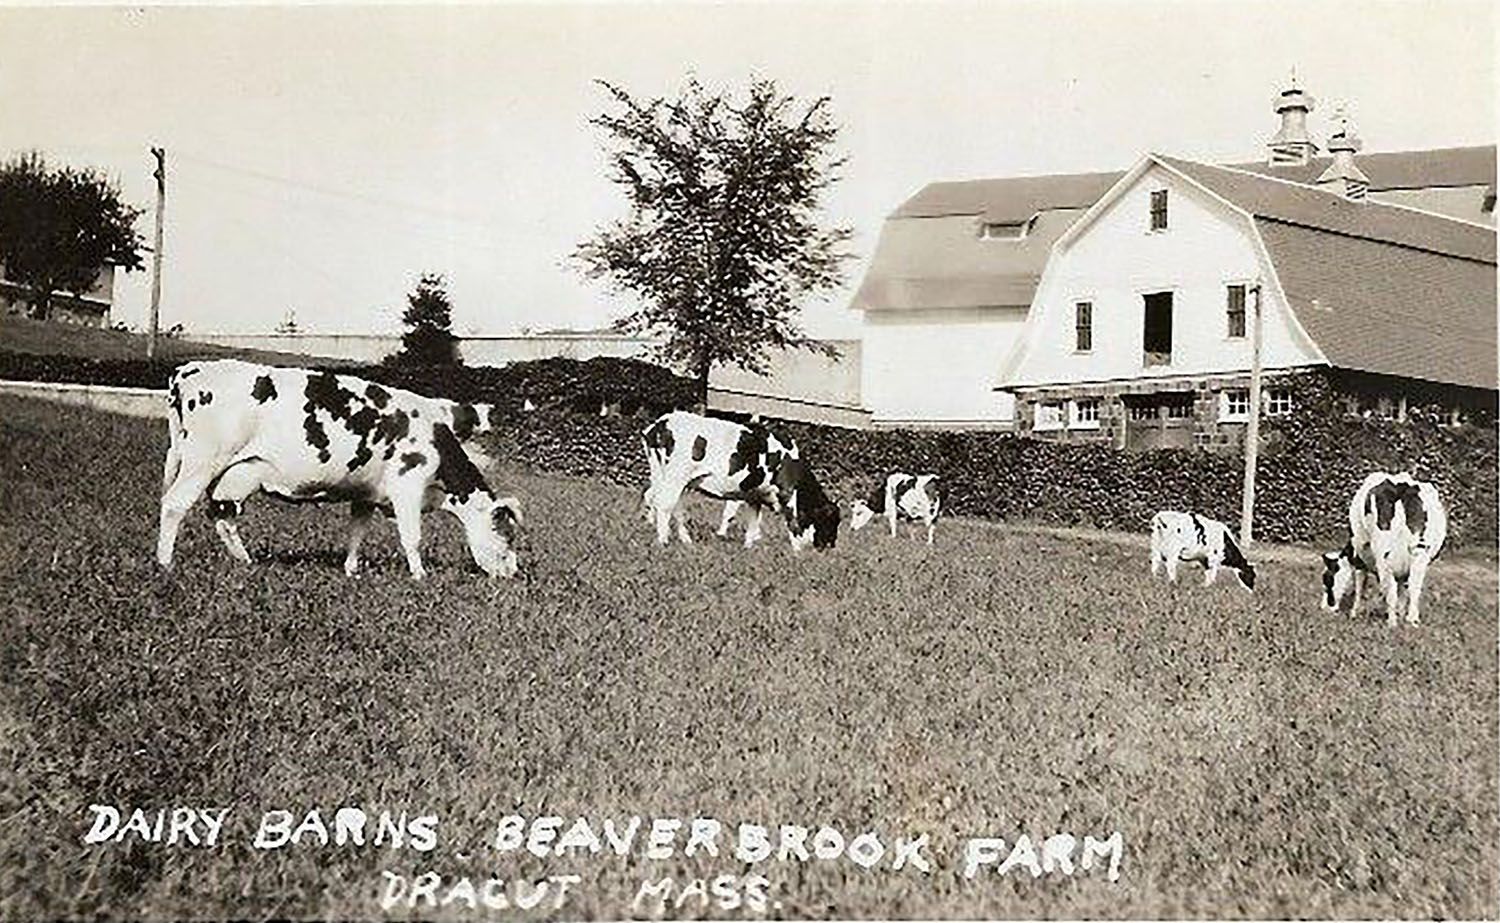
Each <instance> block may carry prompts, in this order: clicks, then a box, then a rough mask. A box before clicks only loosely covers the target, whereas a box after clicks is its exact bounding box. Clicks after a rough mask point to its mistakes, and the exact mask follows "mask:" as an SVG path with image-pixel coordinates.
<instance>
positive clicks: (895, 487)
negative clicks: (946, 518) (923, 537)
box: [849, 471, 943, 545]
mask: <svg viewBox="0 0 1500 923" xmlns="http://www.w3.org/2000/svg"><path fill="white" fill-rule="evenodd" d="M942 508H943V491H942V485H940V484H939V483H938V476H937V475H935V474H915V475H914V474H905V473H903V472H900V471H897V472H894V473H893V474H891V475H889V476H888V477H887V478H886V479H885V483H884V484H879V485H877V486H876V487H875V489H874V490H872V491H871V492H870V498H869V499H868V500H855V501H854V504H853V506H852V507H851V509H850V516H849V528H851V529H854V530H859V529H863V528H864V527H865V526H866V525H867V524H868V523H869V522H870V520H872V519H874V518H875V517H876V516H884V517H885V518H886V521H887V522H888V523H890V527H891V537H892V538H894V537H895V536H896V523H897V521H898V520H901V519H904V520H907V521H908V522H920V523H925V524H926V525H927V544H929V545H931V544H932V530H933V528H934V527H935V526H936V525H937V520H938V513H939V512H940V511H941V510H942Z"/></svg>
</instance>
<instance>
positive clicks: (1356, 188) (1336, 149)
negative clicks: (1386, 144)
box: [1318, 109, 1370, 200]
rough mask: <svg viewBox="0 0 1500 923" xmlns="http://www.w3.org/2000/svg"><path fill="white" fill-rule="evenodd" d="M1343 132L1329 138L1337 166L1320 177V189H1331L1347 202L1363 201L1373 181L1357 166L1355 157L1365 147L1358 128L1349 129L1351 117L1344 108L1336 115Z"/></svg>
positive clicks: (1329, 146)
mask: <svg viewBox="0 0 1500 923" xmlns="http://www.w3.org/2000/svg"><path fill="white" fill-rule="evenodd" d="M1334 119H1335V120H1336V121H1337V122H1338V123H1339V130H1338V132H1337V133H1335V134H1334V136H1333V137H1331V138H1329V139H1328V152H1329V153H1330V154H1332V155H1333V163H1331V164H1329V165H1328V169H1326V170H1324V171H1323V175H1322V176H1320V177H1318V188H1319V189H1327V190H1328V191H1329V192H1333V193H1337V194H1338V195H1341V196H1343V197H1344V198H1346V199H1356V200H1357V199H1363V198H1364V197H1365V192H1366V191H1367V190H1368V189H1369V188H1370V178H1369V177H1368V176H1365V174H1364V173H1363V172H1362V171H1361V170H1360V169H1359V167H1358V166H1356V165H1355V163H1354V155H1355V154H1356V153H1358V152H1359V149H1360V148H1361V147H1363V146H1364V142H1363V141H1360V140H1359V136H1358V135H1356V134H1355V133H1354V129H1353V128H1350V127H1349V116H1347V115H1345V114H1344V112H1343V110H1342V109H1340V110H1338V111H1337V112H1335V113H1334Z"/></svg>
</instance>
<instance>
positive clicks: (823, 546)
mask: <svg viewBox="0 0 1500 923" xmlns="http://www.w3.org/2000/svg"><path fill="white" fill-rule="evenodd" d="M773 483H774V485H775V488H776V492H777V495H778V496H779V497H780V498H781V499H780V503H781V511H782V515H784V516H785V517H786V529H787V532H788V533H789V534H790V535H791V539H792V550H793V551H802V550H803V549H805V548H807V547H808V546H809V545H811V546H812V547H814V548H816V549H818V550H819V551H827V550H828V549H829V548H832V547H833V545H834V542H836V541H838V537H839V519H840V518H841V517H840V513H839V507H838V504H836V503H834V502H833V501H832V500H829V499H828V495H827V494H825V493H823V488H822V486H821V485H820V484H819V483H818V479H817V478H815V477H813V473H812V468H810V467H808V465H807V462H804V461H803V460H802V459H800V458H796V457H789V458H783V459H782V460H781V463H780V464H779V465H778V466H777V469H776V473H775V477H774V479H773Z"/></svg>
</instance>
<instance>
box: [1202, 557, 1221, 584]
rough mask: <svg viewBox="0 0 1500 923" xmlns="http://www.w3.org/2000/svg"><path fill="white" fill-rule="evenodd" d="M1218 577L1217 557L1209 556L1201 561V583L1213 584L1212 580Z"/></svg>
mask: <svg viewBox="0 0 1500 923" xmlns="http://www.w3.org/2000/svg"><path fill="white" fill-rule="evenodd" d="M1218 578H1219V559H1218V558H1215V557H1209V558H1207V559H1205V560H1204V562H1203V585H1204V586H1213V585H1214V581H1215V580H1217V579H1218Z"/></svg>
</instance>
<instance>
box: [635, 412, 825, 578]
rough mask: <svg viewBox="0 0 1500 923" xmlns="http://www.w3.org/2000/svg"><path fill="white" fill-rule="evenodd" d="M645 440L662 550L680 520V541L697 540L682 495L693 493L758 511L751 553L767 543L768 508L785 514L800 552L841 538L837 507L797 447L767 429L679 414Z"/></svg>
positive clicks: (652, 511)
mask: <svg viewBox="0 0 1500 923" xmlns="http://www.w3.org/2000/svg"><path fill="white" fill-rule="evenodd" d="M642 441H643V442H644V444H645V448H646V460H647V462H648V464H649V465H650V467H651V486H650V487H648V488H646V491H645V494H644V496H643V497H642V501H643V504H644V507H645V511H646V514H647V516H648V518H649V519H651V520H652V521H653V522H654V523H655V525H656V540H657V542H658V543H659V544H662V545H665V544H667V542H668V540H669V538H670V535H671V526H672V523H673V522H674V521H675V522H676V523H677V537H678V539H679V540H680V541H682V542H684V543H688V542H691V541H692V537H691V536H689V535H688V530H687V522H686V518H685V515H684V513H683V508H682V505H683V494H684V492H685V491H687V490H688V489H689V488H691V489H693V490H696V491H698V492H699V493H702V494H706V495H707V496H710V497H715V498H718V499H720V500H728V501H739V502H743V503H745V504H747V505H749V506H750V507H751V509H752V510H754V518H753V519H752V520H751V522H750V526H749V528H747V529H746V530H745V546H746V547H749V546H751V545H753V544H755V543H756V542H757V541H758V540H759V539H760V531H761V520H762V518H763V517H764V515H765V511H766V510H767V509H770V510H774V511H777V512H780V513H781V514H782V517H783V518H784V519H785V520H786V526H787V532H788V534H789V535H790V536H791V541H792V548H793V550H796V551H800V550H802V549H804V548H806V547H807V546H808V545H812V546H813V547H815V548H818V549H820V550H822V549H828V548H832V547H833V544H834V542H835V541H836V540H837V538H838V527H839V509H838V506H837V505H836V504H834V503H833V502H832V501H830V500H829V499H828V496H827V495H826V494H824V493H823V488H822V487H821V486H819V484H818V480H817V478H816V477H815V476H814V475H813V472H812V469H811V468H810V467H808V465H807V463H806V462H805V461H804V460H803V459H802V458H801V457H800V456H799V455H798V452H797V446H796V444H795V443H793V442H791V441H790V440H783V439H780V438H778V437H777V436H776V435H774V434H773V433H772V432H771V431H770V430H768V429H766V428H765V427H764V426H761V425H759V424H756V423H752V424H751V425H749V426H743V425H741V424H739V423H734V422H732V421H729V420H719V419H715V418H713V417H704V416H700V415H698V414H694V413H687V412H685V411H673V412H672V413H669V414H665V415H663V416H662V417H660V418H659V419H657V420H656V422H654V423H652V424H651V425H650V426H648V427H647V428H646V429H645V431H644V432H643V433H642ZM737 509H738V506H737V505H736V504H734V503H731V504H728V505H726V508H725V511H724V518H723V521H722V522H721V524H720V534H724V532H725V531H726V530H727V528H728V524H729V522H730V521H731V520H733V518H734V512H735V510H737Z"/></svg>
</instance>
